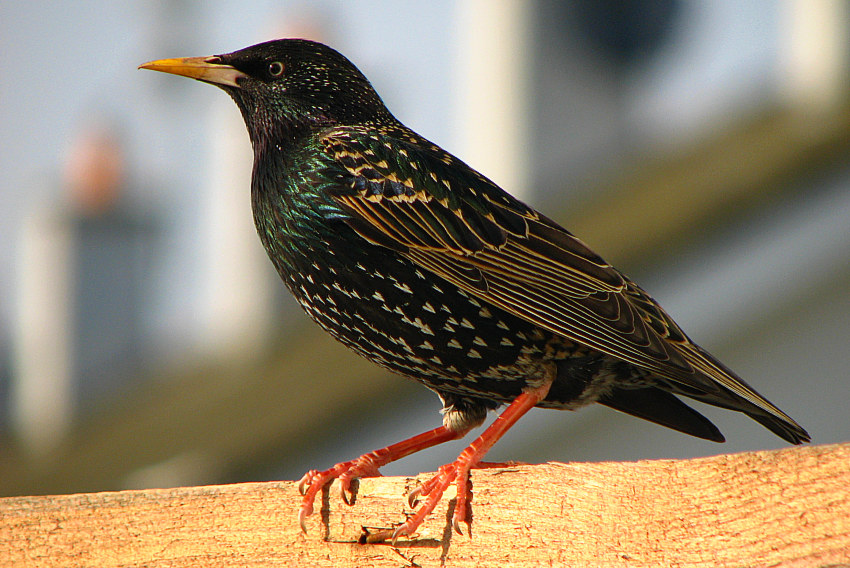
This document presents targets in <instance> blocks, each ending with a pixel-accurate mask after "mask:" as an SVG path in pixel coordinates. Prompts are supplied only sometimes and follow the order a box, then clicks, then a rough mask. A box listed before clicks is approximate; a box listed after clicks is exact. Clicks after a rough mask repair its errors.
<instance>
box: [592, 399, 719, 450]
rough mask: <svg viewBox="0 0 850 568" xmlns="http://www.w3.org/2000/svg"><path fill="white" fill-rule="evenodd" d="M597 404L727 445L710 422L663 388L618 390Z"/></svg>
mask: <svg viewBox="0 0 850 568" xmlns="http://www.w3.org/2000/svg"><path fill="white" fill-rule="evenodd" d="M597 402H599V403H600V404H604V405H605V406H608V407H610V408H613V409H615V410H619V411H620V412H625V413H626V414H631V415H632V416H637V417H638V418H643V419H644V420H649V421H650V422H655V423H656V424H660V425H661V426H666V427H667V428H672V429H673V430H678V431H679V432H683V433H685V434H690V435H691V436H696V437H697V438H703V439H705V440H711V441H712V442H725V441H726V439H725V438H724V437H723V434H721V433H720V430H718V429H717V426H715V425H714V424H712V423H711V421H710V420H709V419H708V418H706V417H705V416H703V415H702V414H700V413H699V412H697V411H696V410H694V409H693V408H691V407H690V406H688V405H687V404H685V403H684V402H682V401H681V400H679V399H678V398H676V397H675V396H673V395H672V394H670V393H669V392H667V391H664V390H661V389H659V388H652V387H649V388H638V389H616V390H614V391H612V392H610V393H608V394H606V395H605V396H603V397H602V398H600V399H599V400H598V401H597Z"/></svg>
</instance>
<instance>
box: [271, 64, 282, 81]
mask: <svg viewBox="0 0 850 568" xmlns="http://www.w3.org/2000/svg"><path fill="white" fill-rule="evenodd" d="M269 75H271V76H272V77H280V76H281V75H283V63H281V62H280V61H273V62H271V63H269Z"/></svg>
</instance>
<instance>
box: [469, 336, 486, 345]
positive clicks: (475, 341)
mask: <svg viewBox="0 0 850 568" xmlns="http://www.w3.org/2000/svg"><path fill="white" fill-rule="evenodd" d="M472 343H474V344H475V345H480V346H481V347H487V344H486V343H485V342H484V340H483V339H481V338H480V337H478V336H477V335H476V336H475V339H473V340H472Z"/></svg>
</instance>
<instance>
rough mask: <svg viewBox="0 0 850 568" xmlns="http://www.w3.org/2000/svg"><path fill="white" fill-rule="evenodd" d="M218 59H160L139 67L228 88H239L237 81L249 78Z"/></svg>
mask: <svg viewBox="0 0 850 568" xmlns="http://www.w3.org/2000/svg"><path fill="white" fill-rule="evenodd" d="M219 61H221V60H220V59H219V58H218V57H182V58H177V59H159V60H157V61H149V62H147V63H143V64H141V65H139V69H151V70H153V71H162V72H163V73H172V74H174V75H182V76H184V77H190V78H192V79H197V80H198V81H204V82H206V83H212V84H214V85H223V86H228V87H239V83H238V82H237V79H240V78H243V77H247V75H245V73H243V72H242V71H239V70H238V69H236V68H235V67H231V66H230V65H223V64H221V63H219Z"/></svg>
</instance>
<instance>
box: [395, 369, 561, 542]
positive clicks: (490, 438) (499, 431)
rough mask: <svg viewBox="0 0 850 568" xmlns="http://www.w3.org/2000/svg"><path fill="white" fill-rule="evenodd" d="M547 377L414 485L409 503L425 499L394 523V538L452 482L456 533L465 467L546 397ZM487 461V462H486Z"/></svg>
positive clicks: (462, 512) (466, 496) (465, 493)
mask: <svg viewBox="0 0 850 568" xmlns="http://www.w3.org/2000/svg"><path fill="white" fill-rule="evenodd" d="M551 385H552V382H551V380H549V381H547V382H545V383H543V384H542V385H541V386H539V387H536V388H530V389H526V390H525V391H523V393H522V394H521V395H519V396H518V397H516V398H515V399H514V401H513V402H512V403H511V404H510V405H509V406H508V407H507V408H506V409H505V410H504V412H502V414H500V415H499V417H498V418H496V420H495V421H494V422H493V424H491V425H490V427H489V428H487V429H486V430H485V431H484V433H483V434H481V435H480V436H479V437H478V438H476V439H475V441H473V442H472V443H471V444H469V446H467V447H466V449H465V450H463V452H461V454H460V455H459V456H458V458H457V459H456V460H455V461H453V462H452V463H450V464H446V465H444V466H442V467H441V468H440V469H439V471H438V473H437V475H435V476H434V477H433V478H431V479H430V480H428V481H427V482H425V483H423V484H422V485H421V486H419V487H418V488H416V489H414V490H413V491H412V492H411V494H410V496H409V497H408V499H409V500H410V503H411V506H412V504H413V503H414V502H415V501H416V499H418V498H419V497H427V499H426V500H425V503H424V504H423V505H422V506H421V507H420V508H419V509H418V510H417V511H416V513H415V514H414V515H413V516H412V517H410V518H409V519H408V520H407V522H405V523H404V524H402V525H401V526H400V527H398V528H397V529H396V530H395V532H393V534H392V539H393V541H395V540H396V539H397V538H398V537H400V536H402V535H411V534H413V532H414V531H415V530H416V529H417V528H418V527H419V525H420V524H422V521H423V520H425V517H427V516H428V515H429V514H431V512H432V511H433V510H434V509H435V508H436V506H437V503H439V501H440V498H441V497H442V496H443V492H444V491H445V490H446V489H447V488H448V487H449V485H451V484H452V482H455V484H456V485H457V502H456V504H455V511H454V515H452V526H453V527H454V529H455V531H457V532H458V533H459V534H463V533H462V531H461V529H460V524H461V523H467V524H469V523H468V520H467V519H468V512H469V501H470V497H471V491H470V489H469V470H470V469H472V468H474V467H478V466H479V465H480V464H481V458H483V457H484V455H485V454H486V453H487V452H488V451H489V450H490V448H492V447H493V445H494V444H495V443H496V442H497V441H498V440H499V438H501V437H502V436H503V435H504V434H505V432H507V431H508V430H509V429H510V428H511V426H513V425H514V424H516V422H517V421H518V420H519V419H520V418H522V417H523V416H524V415H525V413H526V412H528V411H529V410H531V409H532V408H534V407H535V406H536V405H537V403H539V402H540V401H541V400H543V399H544V398H546V394H547V393H548V392H549V387H550V386H551ZM487 465H490V464H487Z"/></svg>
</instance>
